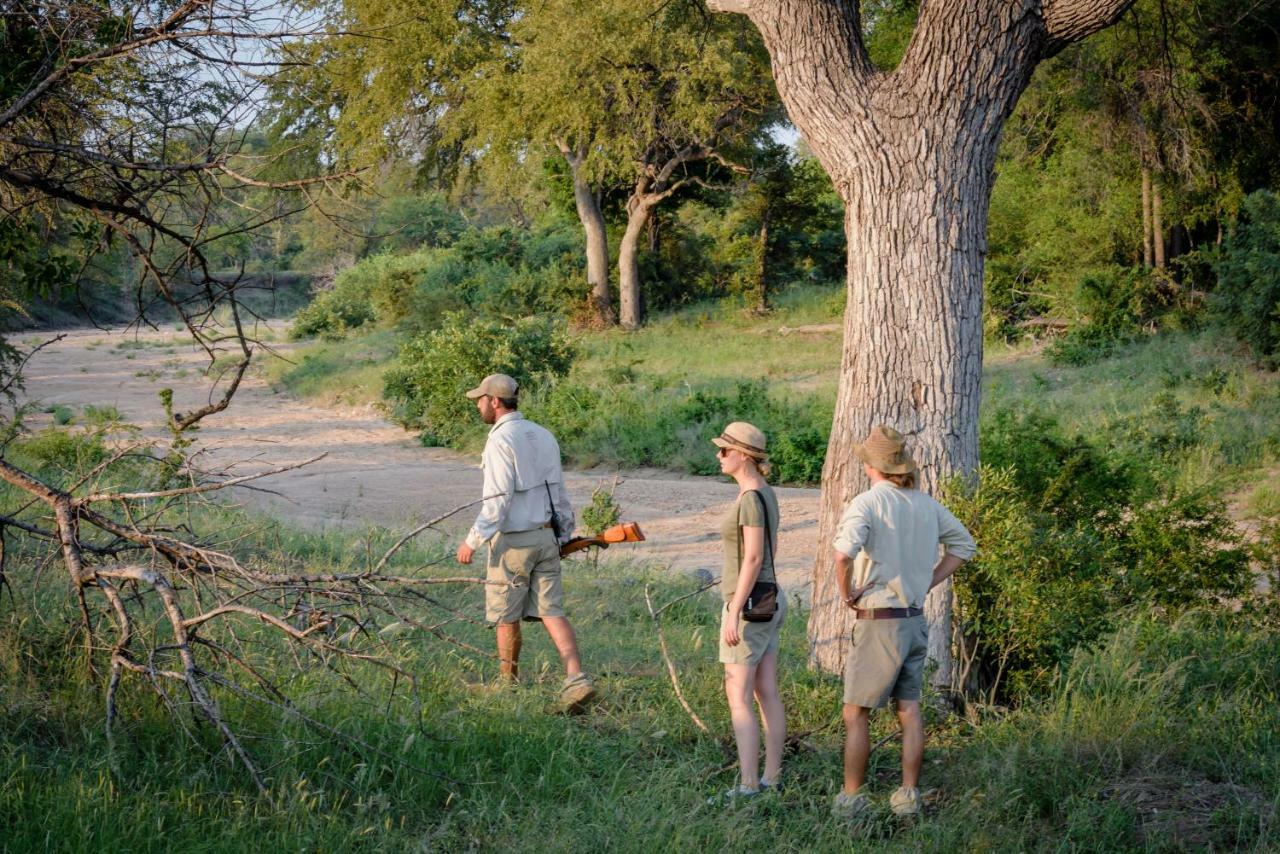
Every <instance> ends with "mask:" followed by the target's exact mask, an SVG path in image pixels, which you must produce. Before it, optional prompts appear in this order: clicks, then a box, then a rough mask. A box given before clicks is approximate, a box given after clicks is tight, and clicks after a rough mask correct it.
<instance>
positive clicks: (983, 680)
mask: <svg viewBox="0 0 1280 854" xmlns="http://www.w3.org/2000/svg"><path fill="white" fill-rule="evenodd" d="M1170 407H1176V402H1170V401H1164V400H1161V399H1159V398H1158V399H1157V400H1155V401H1154V402H1153V405H1152V406H1151V407H1149V408H1148V410H1147V411H1144V412H1143V413H1139V415H1137V416H1134V417H1133V419H1132V421H1131V423H1129V424H1128V426H1127V427H1125V428H1124V429H1122V430H1117V429H1114V428H1113V429H1112V430H1111V431H1110V432H1111V433H1112V434H1117V433H1123V434H1124V435H1126V436H1128V438H1129V442H1131V443H1132V444H1127V443H1125V442H1123V441H1122V442H1119V443H1118V444H1117V446H1116V447H1113V448H1110V449H1108V450H1107V451H1106V452H1104V451H1103V449H1101V448H1100V447H1098V446H1096V445H1093V444H1091V443H1089V442H1086V441H1084V440H1083V439H1081V438H1075V439H1068V438H1067V437H1066V436H1065V434H1064V433H1063V431H1062V429H1061V427H1060V426H1059V424H1058V422H1057V421H1056V420H1055V419H1053V418H1052V417H1049V416H1047V415H1045V414H1043V413H1039V412H1034V411H1022V412H1014V411H1012V410H997V411H996V412H995V413H994V414H993V415H992V416H990V417H989V418H986V419H984V421H983V424H982V425H981V433H980V442H981V446H982V455H983V459H984V461H985V464H984V466H983V467H982V468H981V469H980V471H979V479H978V483H977V485H976V486H973V487H966V486H965V485H964V484H963V483H961V482H959V481H956V482H953V483H951V484H949V485H948V487H947V489H946V490H945V492H946V496H947V497H946V500H947V503H948V504H949V506H951V507H952V509H953V510H954V511H955V512H956V514H957V516H959V517H960V518H961V519H962V520H963V521H964V522H965V524H966V525H967V526H968V527H969V529H970V530H971V531H972V532H973V534H974V537H975V539H976V540H977V541H978V555H977V557H976V558H975V560H974V561H973V562H972V563H971V564H970V565H968V566H966V567H965V568H964V570H963V571H962V572H961V573H959V574H957V576H956V592H957V608H958V615H959V624H960V628H961V631H962V633H963V635H964V649H965V660H967V661H968V662H969V668H970V669H969V678H970V681H971V685H970V686H969V687H970V689H973V688H974V687H975V686H976V687H978V688H979V689H980V690H981V691H982V693H984V694H986V695H987V696H988V697H989V698H992V699H994V698H996V697H997V696H998V697H1001V698H1004V699H1018V698H1021V697H1025V696H1027V695H1028V694H1030V693H1034V692H1035V691H1036V690H1037V689H1038V688H1041V687H1043V686H1044V685H1045V684H1047V683H1046V680H1050V679H1052V678H1053V676H1054V674H1055V673H1056V672H1057V668H1058V667H1059V666H1061V665H1062V664H1064V663H1065V662H1066V661H1067V660H1068V658H1069V656H1070V655H1071V652H1072V650H1074V649H1075V648H1076V647H1078V646H1080V645H1081V644H1085V643H1089V642H1091V641H1093V640H1094V639H1095V638H1097V637H1100V636H1101V635H1102V634H1103V633H1105V632H1107V631H1109V630H1110V629H1111V628H1112V627H1114V625H1115V624H1116V621H1117V620H1119V619H1120V618H1121V615H1122V614H1123V613H1124V611H1125V609H1128V608H1132V607H1134V606H1141V607H1150V606H1152V605H1154V606H1158V607H1160V608H1164V609H1175V610H1181V609H1183V608H1185V607H1187V606H1190V605H1195V604H1202V603H1204V602H1205V601H1206V600H1207V599H1209V598H1211V597H1228V596H1237V595H1240V594H1241V593H1243V592H1244V591H1245V590H1246V589H1247V587H1248V583H1249V553H1248V551H1247V550H1246V549H1245V548H1244V547H1243V544H1242V543H1241V542H1240V540H1239V536H1238V534H1237V533H1236V531H1235V528H1234V526H1233V524H1232V522H1231V520H1230V518H1229V517H1228V515H1227V513H1226V507H1225V504H1224V503H1223V502H1222V501H1220V500H1217V499H1212V498H1210V497H1208V496H1205V495H1202V494H1181V493H1177V492H1175V491H1172V490H1170V489H1169V488H1168V487H1167V486H1166V485H1165V480H1163V479H1162V478H1160V477H1157V476H1155V475H1156V471H1153V469H1154V470H1157V471H1158V469H1159V466H1160V465H1161V456H1160V454H1161V453H1164V452H1170V451H1168V449H1177V448H1181V447H1185V443H1186V442H1187V441H1192V440H1189V439H1187V438H1186V436H1187V434H1186V432H1185V431H1186V430H1187V429H1189V428H1188V427H1187V426H1186V425H1185V424H1184V423H1182V422H1183V421H1184V420H1185V419H1186V418H1187V417H1188V416H1187V413H1186V411H1184V410H1181V409H1180V408H1178V409H1176V411H1174V410H1171V409H1170ZM1160 428H1163V431H1162V430H1161V429H1160ZM1148 431H1149V432H1148ZM1171 437H1172V438H1171ZM1139 461H1141V462H1142V463H1143V464H1144V465H1143V467H1142V469H1141V470H1140V469H1139V466H1137V465H1136V463H1137V462H1139ZM1140 474H1141V475H1143V476H1139V475H1140Z"/></svg>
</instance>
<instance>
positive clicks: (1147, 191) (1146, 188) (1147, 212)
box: [1142, 166, 1153, 270]
mask: <svg viewBox="0 0 1280 854" xmlns="http://www.w3.org/2000/svg"><path fill="white" fill-rule="evenodd" d="M1152 261H1153V258H1152V255H1151V170H1150V169H1148V168H1147V167H1146V166H1143V167H1142V266H1143V268H1144V269H1147V270H1150V269H1151V264H1152Z"/></svg>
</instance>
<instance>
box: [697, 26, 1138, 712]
mask: <svg viewBox="0 0 1280 854" xmlns="http://www.w3.org/2000/svg"><path fill="white" fill-rule="evenodd" d="M710 5H711V6H712V8H714V9H719V10H721V11H736V12H743V13H746V14H748V15H749V16H750V17H751V20H752V21H753V22H754V23H755V24H756V26H757V27H758V28H759V29H760V31H761V33H762V35H763V36H764V40H765V44H766V45H767V47H768V49H769V53H770V55H771V57H772V59H773V69H774V77H775V80H776V81H777V84H778V90H779V92H780V93H781V95H782V99H783V102H784V103H785V104H786V107H787V110H788V112H789V114H790V116H791V119H792V121H793V122H795V124H796V126H797V127H798V128H799V130H800V132H801V133H802V134H803V135H804V137H805V140H806V141H807V142H808V144H809V145H810V147H811V148H812V149H813V151H814V153H815V154H816V155H817V156H818V158H819V160H820V161H821V162H822V164H823V167H824V168H825V169H826V170H827V173H828V174H829V175H830V176H831V178H832V181H833V183H834V184H835V187H836V189H837V190H838V191H839V193H840V195H841V197H842V198H843V199H844V202H845V234H846V237H847V238H848V263H849V269H848V306H847V308H846V310H845V319H844V350H843V354H842V357H841V366H840V369H841V377H840V385H839V391H838V393H837V399H836V411H835V418H834V420H833V423H832V431H831V442H830V445H829V446H828V450H827V461H826V466H825V468H824V469H823V474H822V486H823V492H822V507H821V515H820V520H819V526H818V542H817V546H816V548H817V558H816V561H815V566H814V578H813V582H814V587H813V600H812V601H813V604H812V610H811V612H810V618H809V642H810V655H811V660H812V661H813V663H815V664H816V665H818V666H820V667H822V668H823V669H826V670H830V671H838V670H839V669H840V668H841V666H842V665H843V662H844V658H845V655H846V653H847V650H848V643H849V632H850V629H851V626H852V619H851V618H852V614H851V612H850V611H849V610H848V609H847V608H846V607H844V605H843V603H841V602H840V601H839V596H838V593H837V588H836V584H835V579H834V577H833V574H832V564H833V562H832V557H831V556H832V551H831V547H830V543H831V541H832V537H833V535H834V532H835V528H836V524H837V523H838V521H839V517H840V514H841V512H842V511H843V509H844V507H845V505H846V504H847V502H848V501H849V499H851V498H852V497H853V496H854V495H855V494H856V493H857V492H858V491H860V490H862V489H864V488H865V487H866V486H867V484H866V480H865V476H864V475H863V473H862V467H861V465H860V464H858V463H857V461H856V459H855V458H854V456H853V454H852V448H853V445H854V444H855V443H856V442H857V441H859V440H860V439H861V438H862V437H863V436H864V435H865V434H866V432H867V430H868V429H869V428H870V427H872V426H873V425H875V424H889V425H892V426H894V427H896V428H897V429H899V430H901V431H902V432H903V433H904V434H905V435H906V436H907V437H908V441H909V443H910V450H911V452H912V453H913V454H914V456H915V457H916V459H917V460H918V461H919V463H920V466H921V476H922V478H921V479H922V484H921V486H922V488H923V489H926V490H929V491H931V492H932V491H936V489H937V487H938V485H939V484H940V483H942V482H943V481H945V480H946V479H948V478H950V477H952V476H955V475H959V476H962V477H970V476H972V474H973V473H974V471H975V469H976V466H977V463H978V439H977V436H978V402H979V391H980V382H981V376H982V268H983V256H984V254H985V251H986V228H987V211H988V203H989V199H990V194H991V187H992V183H993V180H994V172H993V168H994V163H995V154H996V146H997V144H998V141H999V135H1000V130H1001V128H1002V127H1003V124H1004V122H1005V120H1006V119H1007V118H1008V116H1009V114H1010V113H1011V112H1012V110H1013V106H1014V104H1015V103H1016V102H1017V99H1018V96H1019V95H1020V94H1021V93H1022V91H1023V89H1024V88H1025V87H1026V84H1027V82H1028V81H1029V79H1030V76H1031V72H1032V70H1033V69H1034V68H1035V65H1036V64H1037V63H1038V62H1039V61H1040V60H1041V59H1043V58H1044V57H1045V56H1047V55H1049V54H1050V53H1051V52H1053V51H1054V50H1057V49H1060V48H1061V47H1062V46H1063V45H1065V44H1066V43H1068V42H1069V41H1072V40H1074V39H1077V38H1081V37H1083V36H1084V35H1087V34H1088V33H1089V32H1092V31H1093V30H1096V29H1100V28H1101V27H1102V26H1105V25H1106V24H1107V23H1110V22H1111V21H1113V20H1114V19H1115V18H1116V17H1118V16H1119V14H1120V12H1121V11H1123V9H1124V8H1125V7H1126V6H1127V5H1128V0H1059V2H1056V3H1043V4H1042V3H1040V2H1032V0H1021V2H1005V0H969V2H960V0H945V2H944V0H932V2H931V0H924V2H923V3H922V4H921V8H920V15H919V20H918V23H917V25H916V32H915V33H914V35H913V37H912V40H911V44H910V46H909V47H908V49H907V53H906V56H905V57H904V59H903V61H902V64H901V66H900V67H899V68H898V69H897V70H896V71H895V72H893V73H889V74H885V73H880V72H877V71H876V70H875V69H874V68H873V67H872V65H871V63H870V60H869V59H868V58H867V56H866V53H865V51H864V50H863V47H862V37H861V29H860V24H859V21H858V17H857V15H858V12H857V4H856V3H854V2H830V0H710ZM926 609H927V613H928V616H929V625H930V636H929V647H930V657H931V658H932V659H933V660H934V661H935V662H937V664H938V665H939V667H938V671H937V674H938V675H937V677H935V681H936V682H938V683H940V684H943V685H947V686H949V685H950V684H951V681H952V670H953V668H952V655H951V619H950V615H951V589H950V585H949V584H948V585H944V586H942V587H939V588H938V589H937V590H935V591H934V592H933V594H931V595H930V597H929V599H928V601H927V602H926Z"/></svg>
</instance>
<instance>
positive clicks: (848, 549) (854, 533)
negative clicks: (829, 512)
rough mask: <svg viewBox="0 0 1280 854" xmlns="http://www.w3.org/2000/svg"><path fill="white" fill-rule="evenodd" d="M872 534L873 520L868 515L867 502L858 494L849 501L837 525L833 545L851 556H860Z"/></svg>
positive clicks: (842, 552)
mask: <svg viewBox="0 0 1280 854" xmlns="http://www.w3.org/2000/svg"><path fill="white" fill-rule="evenodd" d="M870 534H871V520H870V519H869V518H868V516H867V503H866V501H864V500H862V496H858V497H857V498H854V499H853V500H852V501H850V502H849V506H848V507H846V508H845V509H844V515H842V516H841V517H840V524H839V525H837V526H836V536H835V539H834V540H832V541H831V545H832V546H833V547H834V548H835V550H836V551H838V552H840V553H841V554H843V555H847V556H849V557H851V558H855V557H857V556H858V553H859V552H861V551H862V548H863V546H865V545H866V544H867V539H868V537H869V536H870Z"/></svg>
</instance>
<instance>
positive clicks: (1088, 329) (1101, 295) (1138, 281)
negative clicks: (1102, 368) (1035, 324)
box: [1047, 268, 1169, 366]
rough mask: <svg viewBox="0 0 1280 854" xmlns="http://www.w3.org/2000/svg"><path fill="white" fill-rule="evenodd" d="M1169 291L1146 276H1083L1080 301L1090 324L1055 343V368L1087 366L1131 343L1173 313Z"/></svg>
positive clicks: (1120, 271) (1123, 271) (1112, 272)
mask: <svg viewBox="0 0 1280 854" xmlns="http://www.w3.org/2000/svg"><path fill="white" fill-rule="evenodd" d="M1168 296H1169V293H1168V290H1167V288H1164V287H1162V286H1161V282H1160V281H1159V280H1158V279H1157V278H1156V277H1155V276H1152V275H1150V274H1148V273H1145V272H1143V271H1142V270H1137V269H1129V268H1112V269H1108V270H1103V271H1094V272H1091V273H1087V274H1085V275H1084V276H1083V277H1081V279H1080V284H1079V286H1078V295H1077V301H1078V304H1079V305H1080V307H1081V308H1082V310H1083V311H1084V313H1085V315H1086V316H1087V317H1088V320H1087V321H1086V322H1085V323H1083V324H1081V325H1079V326H1076V327H1075V328H1073V329H1072V330H1070V331H1069V332H1067V334H1066V335H1063V336H1062V337H1061V338H1059V339H1058V340H1056V341H1054V342H1053V343H1052V344H1051V345H1050V346H1049V348H1048V350H1047V355H1048V357H1049V361H1050V362H1052V363H1054V364H1057V365H1077V366H1078V365H1087V364H1090V363H1092V362H1096V361H1098V360H1100V359H1105V358H1106V357H1108V356H1110V355H1111V353H1112V351H1113V350H1114V349H1115V347H1116V345H1118V344H1123V343H1126V342H1128V341H1132V340H1133V339H1134V338H1135V337H1137V335H1138V334H1139V333H1140V332H1141V331H1142V328H1143V326H1144V325H1146V324H1148V323H1151V322H1153V321H1154V320H1156V319H1157V318H1158V317H1160V316H1161V314H1162V313H1163V312H1164V311H1165V310H1166V309H1167V308H1168V307H1169V306H1168V304H1167V298H1168Z"/></svg>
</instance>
